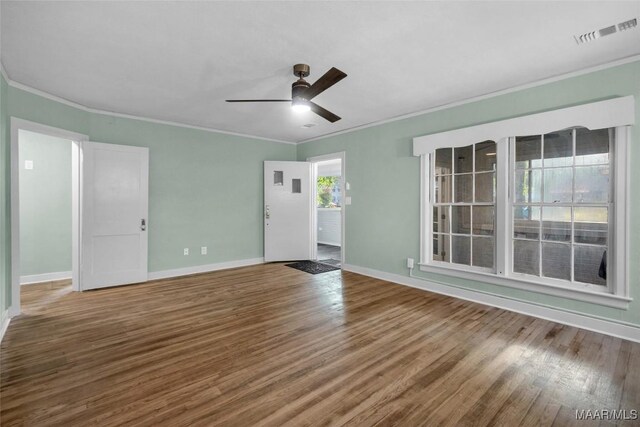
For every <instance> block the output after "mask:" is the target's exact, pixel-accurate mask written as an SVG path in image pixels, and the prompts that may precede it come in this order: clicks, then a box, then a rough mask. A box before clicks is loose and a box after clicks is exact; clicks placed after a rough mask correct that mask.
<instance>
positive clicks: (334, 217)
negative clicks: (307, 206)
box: [318, 208, 341, 246]
mask: <svg viewBox="0 0 640 427" xmlns="http://www.w3.org/2000/svg"><path fill="white" fill-rule="evenodd" d="M340 212H341V209H340V208H318V243H324V244H326V245H334V246H340Z"/></svg>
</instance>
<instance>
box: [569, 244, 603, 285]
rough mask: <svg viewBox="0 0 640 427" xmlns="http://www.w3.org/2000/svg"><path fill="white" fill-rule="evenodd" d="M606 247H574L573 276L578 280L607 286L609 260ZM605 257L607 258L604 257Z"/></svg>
mask: <svg viewBox="0 0 640 427" xmlns="http://www.w3.org/2000/svg"><path fill="white" fill-rule="evenodd" d="M605 250H606V248H599V247H597V246H580V245H576V246H575V247H574V257H575V258H574V261H573V268H574V273H573V277H574V279H575V280H576V281H578V282H583V283H591V284H594V285H602V286H606V285H607V281H606V279H604V278H603V277H601V276H602V275H604V276H605V277H606V270H607V267H606V265H607V261H606V255H605ZM603 257H604V258H605V259H603Z"/></svg>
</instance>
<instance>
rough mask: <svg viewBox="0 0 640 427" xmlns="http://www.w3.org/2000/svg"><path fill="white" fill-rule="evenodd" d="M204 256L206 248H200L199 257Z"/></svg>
mask: <svg viewBox="0 0 640 427" xmlns="http://www.w3.org/2000/svg"><path fill="white" fill-rule="evenodd" d="M206 254H207V247H206V246H202V247H200V255H206Z"/></svg>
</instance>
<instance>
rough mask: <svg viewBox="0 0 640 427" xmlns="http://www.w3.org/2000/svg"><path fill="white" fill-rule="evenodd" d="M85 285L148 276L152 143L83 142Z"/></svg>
mask: <svg viewBox="0 0 640 427" xmlns="http://www.w3.org/2000/svg"><path fill="white" fill-rule="evenodd" d="M81 174H82V177H81V186H82V189H81V193H82V201H81V209H82V224H81V227H82V245H81V251H82V253H81V264H82V265H81V275H82V277H81V283H82V289H83V290H87V289H96V288H103V287H109V286H118V285H124V284H129V283H138V282H144V281H146V280H147V250H148V238H147V233H148V231H147V229H148V205H149V200H148V199H149V149H148V148H145V147H131V146H123V145H115V144H103V143H98V142H84V143H83V150H82V170H81Z"/></svg>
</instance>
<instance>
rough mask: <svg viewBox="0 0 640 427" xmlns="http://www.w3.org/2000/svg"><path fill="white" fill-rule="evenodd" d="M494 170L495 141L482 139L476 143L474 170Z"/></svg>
mask: <svg viewBox="0 0 640 427" xmlns="http://www.w3.org/2000/svg"><path fill="white" fill-rule="evenodd" d="M493 170H496V143H495V142H493V141H484V142H481V143H479V144H476V172H480V171H493Z"/></svg>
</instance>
